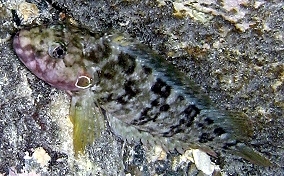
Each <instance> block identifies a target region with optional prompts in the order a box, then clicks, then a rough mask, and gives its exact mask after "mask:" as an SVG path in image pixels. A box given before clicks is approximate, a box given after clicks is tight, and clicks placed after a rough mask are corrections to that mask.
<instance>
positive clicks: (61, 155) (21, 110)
mask: <svg viewBox="0 0 284 176" xmlns="http://www.w3.org/2000/svg"><path fill="white" fill-rule="evenodd" d="M27 8H28V10H25V9H27ZM59 12H64V13H65V14H67V15H71V16H72V17H73V19H74V20H75V21H77V22H78V23H80V24H81V25H83V26H85V27H86V28H89V29H90V30H92V31H96V30H100V31H107V32H111V31H115V32H127V33H129V34H130V35H131V36H132V37H134V38H136V39H138V40H140V41H141V42H142V43H145V44H146V45H148V46H150V47H151V48H152V49H153V50H155V51H156V52H158V53H159V54H161V55H162V56H164V57H165V59H167V60H169V62H171V63H172V64H174V65H175V66H176V67H178V68H179V69H181V70H182V71H184V72H186V73H187V74H188V76H189V77H191V78H192V80H194V81H195V82H196V83H198V84H199V85H200V86H201V87H202V88H203V89H204V91H206V92H207V93H208V95H210V97H211V99H212V100H213V101H214V102H215V103H216V105H217V106H218V107H220V108H221V109H230V110H238V111H243V112H245V113H246V114H247V115H248V116H249V117H250V118H251V120H252V121H253V125H254V126H253V127H252V128H254V129H255V134H254V137H253V140H252V144H253V146H254V147H255V148H256V149H257V150H258V151H260V152H262V153H264V154H265V155H266V156H267V157H268V158H270V159H271V161H272V162H274V163H275V165H274V166H272V167H268V168H263V167H260V166H255V165H253V164H251V163H249V162H247V161H244V160H243V159H240V158H238V157H235V156H233V155H229V156H222V155H221V156H220V157H219V158H218V159H216V158H211V159H212V161H214V162H216V164H217V165H219V166H220V168H221V174H223V173H225V174H228V175H281V174H282V173H283V172H284V157H283V156H284V149H283V141H284V129H283V126H284V116H283V114H284V110H283V109H284V96H283V95H284V84H283V81H284V58H283V54H284V43H283V41H284V32H283V31H284V29H283V28H284V25H283V24H284V20H283V16H284V3H283V2H282V1H280V0H274V1H269V2H267V1H261V0H260V1H251V2H250V1H248V0H238V1H233V0H223V1H214V0H213V1H208V0H199V1H198V3H194V1H191V0H187V1H185V0H176V1H162V0H157V1H150V0H149V1H148V0H143V1H136V0H132V1H123V0H110V1H104V0H97V1H83V0H82V1H69V0H54V1H52V0H49V1H39V0H30V1H26V2H25V1H23V0H13V1H12V0H7V1H1V4H0V23H1V24H2V26H1V29H0V37H1V39H0V48H1V53H0V117H1V118H0V175H1V173H2V174H7V173H10V175H13V174H14V175H15V174H16V173H31V174H34V175H35V174H38V175H89V174H91V175H124V174H131V175H154V174H158V175H186V174H188V175H197V174H200V175H202V172H201V171H198V170H197V169H196V166H195V165H194V164H193V163H192V162H190V161H191V160H190V159H189V158H190V157H186V156H185V155H182V156H181V155H179V154H177V153H171V154H167V155H166V154H165V153H163V152H157V150H156V149H149V148H147V146H141V145H139V144H131V143H123V142H122V141H120V140H119V139H118V138H116V137H115V136H113V135H112V134H111V132H109V131H106V132H105V133H104V134H102V137H101V138H100V139H99V140H97V141H96V142H95V143H94V145H93V146H90V147H89V148H88V154H87V155H86V156H85V157H82V158H79V159H75V158H74V157H73V151H72V124H71V122H70V120H69V118H68V108H69V97H68V96H67V94H65V93H64V92H62V91H59V90H56V89H53V88H51V87H50V86H48V85H47V84H45V83H44V82H42V81H41V80H39V79H37V78H36V77H35V76H34V75H33V74H32V73H30V72H29V71H28V70H27V69H26V68H25V67H24V66H23V65H22V64H21V63H20V61H19V60H18V59H17V57H16V56H15V54H14V52H13V48H12V45H11V38H10V36H11V35H13V34H14V33H15V32H16V31H17V30H18V29H19V28H21V27H23V26H24V25H26V26H29V25H32V24H33V25H34V24H42V23H44V22H50V21H56V20H58V19H60V18H62V17H63V16H64V13H61V15H59ZM185 158H186V159H185Z"/></svg>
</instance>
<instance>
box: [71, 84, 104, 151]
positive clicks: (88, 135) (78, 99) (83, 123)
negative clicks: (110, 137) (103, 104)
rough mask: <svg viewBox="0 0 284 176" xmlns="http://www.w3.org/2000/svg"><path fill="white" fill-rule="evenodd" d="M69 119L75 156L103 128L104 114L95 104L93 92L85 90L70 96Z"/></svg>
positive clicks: (98, 135) (98, 134)
mask: <svg viewBox="0 0 284 176" xmlns="http://www.w3.org/2000/svg"><path fill="white" fill-rule="evenodd" d="M70 119H71V121H72V123H73V146H74V152H75V156H78V154H79V153H82V154H83V153H84V151H85V147H86V146H87V145H90V144H92V143H93V141H94V140H95V139H96V138H98V137H100V135H101V132H102V131H103V130H104V128H105V126H104V125H105V124H104V116H103V114H102V112H101V109H100V107H98V106H96V104H95V96H94V93H93V92H91V91H89V90H86V91H85V92H83V93H80V94H78V95H74V96H72V100H71V107H70Z"/></svg>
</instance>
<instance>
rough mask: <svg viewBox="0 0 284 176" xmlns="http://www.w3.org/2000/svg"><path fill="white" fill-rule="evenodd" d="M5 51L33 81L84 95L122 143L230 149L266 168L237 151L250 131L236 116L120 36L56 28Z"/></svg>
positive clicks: (31, 32)
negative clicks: (35, 78) (11, 53)
mask: <svg viewBox="0 0 284 176" xmlns="http://www.w3.org/2000/svg"><path fill="white" fill-rule="evenodd" d="M13 46H14V50H15V52H16V54H17V55H18V57H19V58H20V59H21V60H22V62H23V63H24V64H25V65H26V66H27V68H28V69H30V70H31V71H32V72H33V73H34V74H35V75H36V76H38V77H39V78H40V79H42V80H44V81H46V82H47V83H49V84H50V85H52V86H54V87H56V88H59V89H62V90H67V91H72V92H73V93H74V97H75V98H74V99H80V98H76V96H77V97H80V96H81V97H83V96H82V95H84V97H88V96H89V95H91V96H89V97H90V98H92V99H94V106H95V104H96V105H97V106H98V107H99V108H102V109H103V110H104V111H105V112H106V114H107V119H108V121H109V123H110V126H111V127H112V130H113V132H114V133H115V134H116V135H120V136H121V137H122V138H124V139H134V140H140V139H141V140H142V141H148V142H149V143H158V144H161V145H162V146H164V148H165V149H169V150H172V149H174V148H176V149H178V150H179V151H183V150H185V149H188V148H199V149H202V150H204V151H206V152H207V153H209V154H211V155H215V152H214V151H222V150H230V151H233V153H236V154H237V155H239V156H242V157H243V158H245V159H248V160H250V161H251V162H253V163H256V164H259V165H265V166H267V165H270V162H269V160H267V159H265V158H264V157H262V156H261V154H259V153H258V152H256V151H255V150H253V149H250V148H249V147H247V146H246V145H245V144H246V143H248V142H249V141H248V140H249V137H250V136H251V134H252V130H251V127H250V126H251V125H250V124H249V121H248V119H247V117H246V116H245V115H244V114H242V113H237V112H227V111H221V110H218V109H216V108H215V107H214V106H213V105H212V103H211V102H210V100H209V98H208V97H207V96H206V95H205V94H203V93H202V92H201V91H200V90H199V88H198V87H197V86H196V85H195V84H194V83H193V82H192V81H191V80H190V79H188V77H187V76H186V75H185V74H183V73H181V72H179V71H177V70H176V69H175V68H174V67H173V66H172V65H169V64H167V63H166V62H165V61H164V60H163V59H161V58H160V57H159V56H158V55H156V54H155V53H153V52H152V51H151V50H149V49H148V48H147V47H145V46H143V45H141V44H139V43H138V42H136V41H135V40H133V39H130V38H128V37H127V36H126V35H122V34H113V35H97V34H92V35H91V33H88V32H87V31H86V30H85V29H79V28H77V27H74V26H70V25H68V24H57V25H49V26H40V27H35V28H31V29H23V30H21V31H19V32H18V33H17V34H16V36H15V37H14V41H13ZM88 91H89V93H88ZM81 92H83V93H81ZM86 95H88V96H86ZM81 104H84V103H81ZM88 104H90V103H88ZM130 134H131V135H130ZM128 135H129V136H128Z"/></svg>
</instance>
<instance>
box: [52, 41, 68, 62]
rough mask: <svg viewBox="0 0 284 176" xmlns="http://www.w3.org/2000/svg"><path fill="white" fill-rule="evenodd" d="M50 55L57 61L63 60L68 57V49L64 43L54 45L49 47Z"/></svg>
mask: <svg viewBox="0 0 284 176" xmlns="http://www.w3.org/2000/svg"><path fill="white" fill-rule="evenodd" d="M48 54H49V56H51V57H53V58H55V59H62V58H64V56H65V55H66V47H65V46H64V44H63V43H54V44H52V45H50V46H49V48H48Z"/></svg>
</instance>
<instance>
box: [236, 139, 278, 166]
mask: <svg viewBox="0 0 284 176" xmlns="http://www.w3.org/2000/svg"><path fill="white" fill-rule="evenodd" d="M232 152H233V153H234V154H236V155H238V156H240V157H242V158H244V159H246V160H248V161H250V162H251V163H253V164H257V165H260V166H271V165H272V163H271V162H270V161H269V160H268V159H267V158H265V157H264V156H263V155H262V154H261V153H259V152H257V151H255V150H254V149H252V148H250V147H248V146H246V145H245V144H244V143H238V144H237V145H236V146H235V149H233V150H232Z"/></svg>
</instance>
